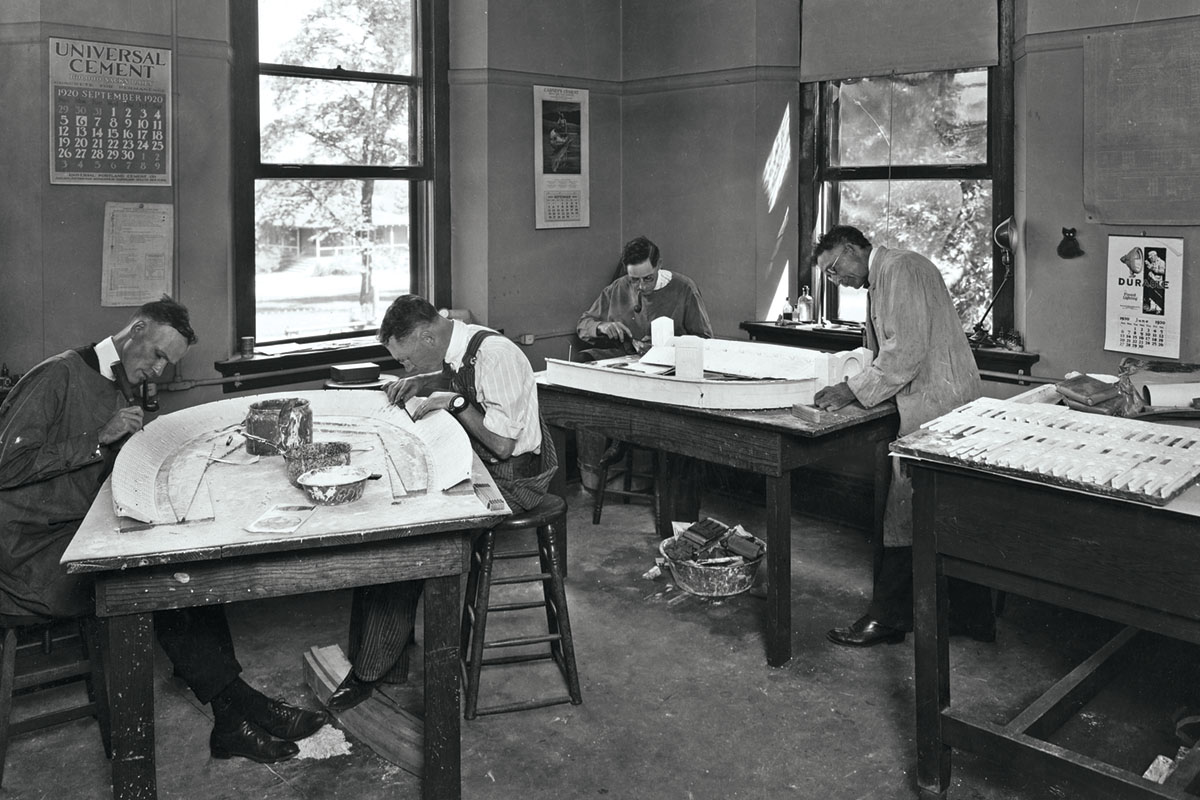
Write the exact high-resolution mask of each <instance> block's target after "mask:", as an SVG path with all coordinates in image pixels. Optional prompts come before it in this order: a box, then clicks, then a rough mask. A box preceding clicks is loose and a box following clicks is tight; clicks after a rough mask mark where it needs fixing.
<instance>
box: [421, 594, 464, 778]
mask: <svg viewBox="0 0 1200 800" xmlns="http://www.w3.org/2000/svg"><path fill="white" fill-rule="evenodd" d="M458 613H459V609H458V576H457V575H450V576H444V577H440V578H429V579H427V580H426V581H425V631H424V637H425V775H424V778H423V780H422V783H421V797H423V798H425V800H459V799H460V798H461V797H462V770H461V759H462V755H461V739H460V730H459V715H460V713H461V712H460V710H459V699H458V671H459V661H458V623H459V619H458Z"/></svg>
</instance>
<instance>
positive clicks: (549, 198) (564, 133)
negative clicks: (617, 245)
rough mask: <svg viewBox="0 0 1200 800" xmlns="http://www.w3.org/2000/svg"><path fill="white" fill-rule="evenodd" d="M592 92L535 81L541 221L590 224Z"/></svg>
mask: <svg viewBox="0 0 1200 800" xmlns="http://www.w3.org/2000/svg"><path fill="white" fill-rule="evenodd" d="M588 127H589V125H588V92H587V89H567V88H565V87H561V86H534V87H533V130H534V144H533V175H534V181H533V183H534V192H533V193H534V197H535V200H534V205H535V207H536V208H535V212H536V227H538V228H586V227H588V225H590V224H591V220H590V218H589V210H588V155H589V152H588V151H589V148H590V145H589V142H588Z"/></svg>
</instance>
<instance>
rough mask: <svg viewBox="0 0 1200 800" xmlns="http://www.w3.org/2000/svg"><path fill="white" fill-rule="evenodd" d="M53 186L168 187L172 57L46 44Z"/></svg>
mask: <svg viewBox="0 0 1200 800" xmlns="http://www.w3.org/2000/svg"><path fill="white" fill-rule="evenodd" d="M50 183H58V184H79V183H86V184H109V185H135V186H169V185H171V51H170V50H163V49H160V48H154V47H141V46H136V45H127V44H111V43H105V42H88V41H80V40H76V39H55V38H51V39H50Z"/></svg>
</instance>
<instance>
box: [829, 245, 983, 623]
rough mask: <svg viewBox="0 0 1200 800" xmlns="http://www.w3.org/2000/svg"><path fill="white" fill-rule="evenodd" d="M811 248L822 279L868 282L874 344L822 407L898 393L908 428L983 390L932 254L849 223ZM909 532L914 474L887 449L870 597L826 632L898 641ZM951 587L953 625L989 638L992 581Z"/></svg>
mask: <svg viewBox="0 0 1200 800" xmlns="http://www.w3.org/2000/svg"><path fill="white" fill-rule="evenodd" d="M814 250H815V254H816V260H817V266H819V267H820V268H821V270H822V272H823V273H824V275H825V277H826V279H828V280H829V281H831V282H833V283H835V284H837V285H839V286H843V285H844V286H852V287H854V288H856V289H860V288H862V287H864V286H865V287H867V309H868V319H867V324H866V332H867V345H868V346H869V347H870V348H871V351H872V352H873V353H874V354H875V359H874V361H873V362H872V363H871V366H870V367H869V368H868V369H866V370H864V371H863V372H861V373H859V374H857V375H854V376H851V377H850V378H848V379H847V380H846V381H845V382H843V383H840V384H835V385H833V386H828V387H826V388H824V389H822V390H821V391H819V392H817V395H816V397H815V398H814V404H815V405H816V406H817V407H818V408H823V409H829V410H833V409H838V408H842V407H843V406H846V405H848V404H850V403H852V402H854V401H855V400H857V401H858V402H859V403H861V404H862V405H863V406H864V407H866V408H870V407H872V406H875V405H878V404H879V403H882V402H883V401H885V400H887V399H888V398H895V401H896V407H897V409H898V411H899V412H900V435H901V436H904V435H905V434H908V433H911V432H912V431H915V430H916V429H918V428H919V427H920V426H921V425H922V424H923V423H925V422H928V421H929V420H931V419H934V418H935V417H939V416H941V415H942V414H945V413H947V412H948V411H950V410H952V409H954V408H957V407H958V406H960V405H962V404H964V403H967V402H970V401H971V400H974V399H975V398H977V397H979V394H980V380H979V370H978V368H977V367H976V366H975V358H974V356H973V355H972V353H971V348H970V346H969V345H968V343H967V337H966V336H965V335H964V333H963V330H962V322H961V321H960V320H959V317H958V313H957V312H956V311H955V310H954V304H953V302H952V301H951V298H950V293H949V291H948V290H947V289H946V283H945V281H944V280H943V279H942V274H941V272H939V271H938V268H937V267H936V266H934V264H933V263H932V262H931V261H930V260H929V259H927V258H925V257H924V256H922V255H919V254H917V253H914V252H911V251H908V250H890V249H888V248H886V247H872V246H871V243H870V241H868V240H867V238H866V236H864V235H863V234H862V232H861V231H859V230H858V229H857V228H853V227H851V226H849V225H838V226H835V227H834V228H831V229H830V230H829V232H828V233H826V234H825V235H824V236H822V237H821V238H820V240H819V241H818V242H817V245H816V247H815V248H814ZM912 533H913V528H912V482H911V481H910V480H909V478H908V476H907V475H906V474H904V472H903V470H901V469H900V467H899V462H898V461H896V460H894V459H893V462H892V482H891V487H890V488H889V489H888V496H887V505H886V508H885V510H884V520H883V553H882V557H881V558H879V559H877V563H876V572H875V576H874V586H873V590H872V597H871V604H870V606H869V607H868V608H867V613H866V614H865V615H864V616H862V617H861V618H859V619H858V620H857V621H856V622H854V623H853V624H852V625H850V626H848V627H845V628H834V629H833V630H831V631H829V633H828V636H829V639H830V640H831V641H833V642H836V643H837V644H842V645H849V646H852V647H869V646H871V645H875V644H880V643H884V642H886V643H892V644H894V643H897V642H902V641H904V636H905V633H906V632H907V631H911V630H912V624H913V587H912ZM949 591H950V629H951V633H965V634H967V635H970V636H972V637H973V638H976V639H979V640H981V641H991V640H993V639H994V638H995V635H996V633H995V630H996V629H995V616H994V614H993V612H992V603H991V591H990V590H989V589H987V588H986V587H982V586H979V585H976V584H971V583H967V582H965V581H961V580H957V579H953V578H952V579H950V583H949Z"/></svg>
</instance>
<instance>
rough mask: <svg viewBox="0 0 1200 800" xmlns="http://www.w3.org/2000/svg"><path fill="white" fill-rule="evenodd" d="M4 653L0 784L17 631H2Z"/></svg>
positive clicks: (0, 673)
mask: <svg viewBox="0 0 1200 800" xmlns="http://www.w3.org/2000/svg"><path fill="white" fill-rule="evenodd" d="M3 633H4V644H3V647H4V651H3V653H0V783H3V782H4V763H5V758H6V757H7V756H8V725H9V719H10V718H11V717H12V695H13V684H14V682H15V676H16V671H17V631H16V629H15V628H5V629H4V632H3Z"/></svg>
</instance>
